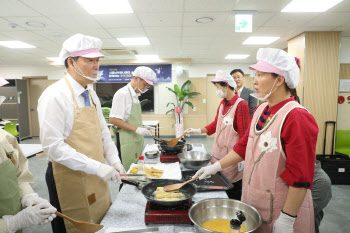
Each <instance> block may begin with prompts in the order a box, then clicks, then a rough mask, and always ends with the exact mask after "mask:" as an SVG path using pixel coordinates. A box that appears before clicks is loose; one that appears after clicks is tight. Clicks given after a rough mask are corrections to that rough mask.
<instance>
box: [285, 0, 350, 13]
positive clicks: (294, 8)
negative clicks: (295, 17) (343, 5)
mask: <svg viewBox="0 0 350 233" xmlns="http://www.w3.org/2000/svg"><path fill="white" fill-rule="evenodd" d="M341 1H343V0H307V1H305V0H293V1H292V2H291V3H289V4H288V5H287V6H286V7H285V8H283V10H281V12H325V11H326V10H328V9H330V8H332V7H333V6H335V5H337V4H338V3H339V2H341Z"/></svg>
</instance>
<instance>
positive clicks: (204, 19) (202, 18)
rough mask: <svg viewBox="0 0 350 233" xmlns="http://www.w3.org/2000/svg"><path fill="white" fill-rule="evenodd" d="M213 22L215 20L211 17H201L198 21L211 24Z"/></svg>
mask: <svg viewBox="0 0 350 233" xmlns="http://www.w3.org/2000/svg"><path fill="white" fill-rule="evenodd" d="M213 21H214V19H213V18H210V17H201V18H198V19H196V22H197V23H211V22H213Z"/></svg>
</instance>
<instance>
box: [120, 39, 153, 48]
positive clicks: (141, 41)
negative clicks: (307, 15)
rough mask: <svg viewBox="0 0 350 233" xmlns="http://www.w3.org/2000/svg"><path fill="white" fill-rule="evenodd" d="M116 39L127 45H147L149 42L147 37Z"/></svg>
mask: <svg viewBox="0 0 350 233" xmlns="http://www.w3.org/2000/svg"><path fill="white" fill-rule="evenodd" d="M117 40H118V41H119V42H120V43H121V44H122V45H124V46H128V45H149V44H150V42H149V40H148V38H147V37H135V38H117Z"/></svg>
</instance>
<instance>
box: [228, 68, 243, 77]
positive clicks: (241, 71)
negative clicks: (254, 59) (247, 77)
mask: <svg viewBox="0 0 350 233" xmlns="http://www.w3.org/2000/svg"><path fill="white" fill-rule="evenodd" d="M236 72H239V73H241V74H242V75H243V76H244V72H243V70H241V69H234V70H232V71H231V73H230V75H231V76H232V75H233V74H234V73H236Z"/></svg>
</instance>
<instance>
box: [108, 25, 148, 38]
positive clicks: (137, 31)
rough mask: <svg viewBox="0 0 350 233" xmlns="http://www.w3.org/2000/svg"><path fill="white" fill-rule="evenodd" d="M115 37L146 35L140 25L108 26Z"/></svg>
mask: <svg viewBox="0 0 350 233" xmlns="http://www.w3.org/2000/svg"><path fill="white" fill-rule="evenodd" d="M107 31H108V32H109V33H111V34H112V35H113V36H114V37H115V38H125V37H146V33H145V31H144V30H143V28H142V27H135V28H109V29H107Z"/></svg>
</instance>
